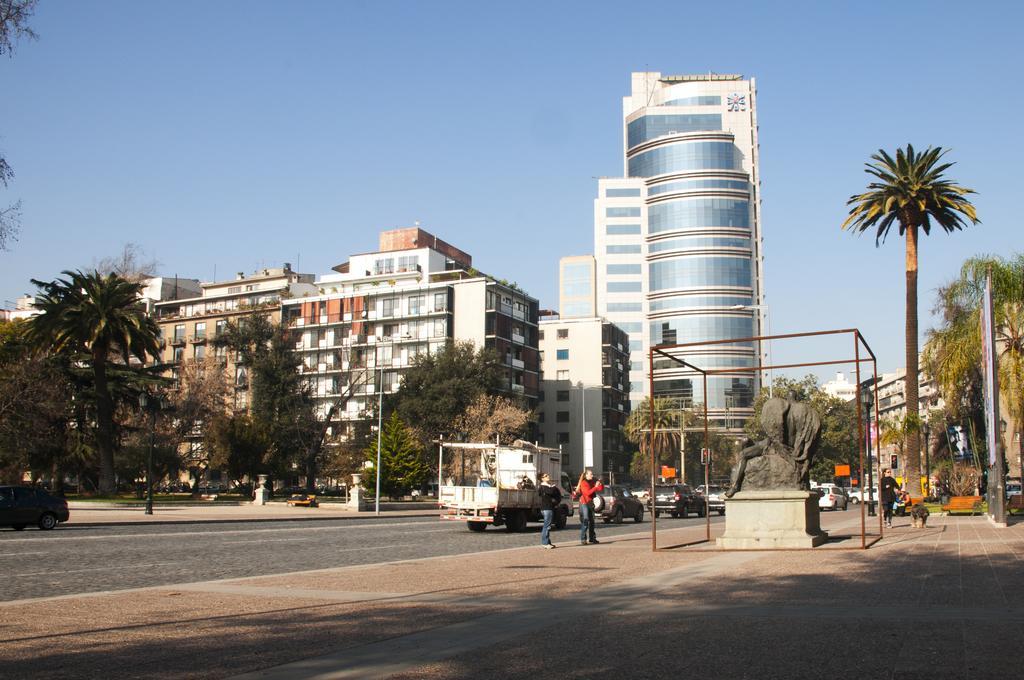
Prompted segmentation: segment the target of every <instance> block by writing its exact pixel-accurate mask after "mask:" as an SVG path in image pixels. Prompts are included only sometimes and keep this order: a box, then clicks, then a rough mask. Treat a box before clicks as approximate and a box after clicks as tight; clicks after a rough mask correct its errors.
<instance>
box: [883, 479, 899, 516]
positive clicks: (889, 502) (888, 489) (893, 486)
mask: <svg viewBox="0 0 1024 680" xmlns="http://www.w3.org/2000/svg"><path fill="white" fill-rule="evenodd" d="M882 475H883V476H882V485H881V487H882V488H881V496H882V517H883V518H884V519H885V526H887V527H889V528H890V529H891V528H892V511H893V508H894V507H895V506H896V500H897V492H898V491H899V489H900V485H899V483H898V482H897V481H896V479H895V478H894V477H893V476H892V470H890V469H889V468H886V469H884V470H882Z"/></svg>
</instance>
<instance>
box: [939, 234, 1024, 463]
mask: <svg viewBox="0 0 1024 680" xmlns="http://www.w3.org/2000/svg"><path fill="white" fill-rule="evenodd" d="M989 275H991V277H992V302H993V308H994V312H995V319H994V321H995V327H996V349H997V351H998V353H999V376H1000V377H999V382H1000V385H999V388H1000V390H999V391H1000V395H1001V397H1002V399H1003V402H1004V403H1005V405H1006V411H1007V413H1008V415H1009V416H1010V417H1011V418H1012V419H1013V421H1014V423H1013V425H1014V430H1016V431H1018V432H1019V431H1020V430H1021V428H1022V425H1024V403H1022V402H1024V337H1022V336H1024V318H1022V315H1024V306H1022V303H1021V301H1022V300H1024V255H1019V254H1018V255H1014V256H1012V257H1010V258H1002V257H994V256H981V257H972V258H969V259H967V260H966V261H965V262H964V264H963V266H962V267H961V269H960V275H959V276H958V277H957V278H956V279H954V280H953V281H951V282H950V283H948V284H947V285H945V286H943V287H942V288H940V289H939V294H938V301H937V303H936V306H935V311H936V312H937V313H939V314H940V315H941V324H940V325H939V327H938V328H936V329H935V330H932V331H930V332H929V333H928V341H927V343H926V344H925V351H924V359H925V362H926V364H927V366H928V369H929V372H930V373H931V374H932V375H933V376H934V377H935V379H936V380H937V381H938V382H939V385H940V387H941V389H942V393H943V396H944V398H945V400H946V403H947V404H948V405H949V408H951V409H952V411H953V413H954V415H955V416H956V417H957V418H959V419H963V418H967V417H972V418H974V419H975V422H976V423H977V424H979V425H980V420H978V419H979V418H980V408H981V407H980V398H981V396H980V395H981V384H982V375H981V330H980V325H979V323H978V312H979V310H980V309H981V303H982V297H983V291H984V288H985V280H986V279H987V278H988V276H989ZM1017 453H1018V463H1020V462H1021V461H1020V451H1019V449H1018V451H1017Z"/></svg>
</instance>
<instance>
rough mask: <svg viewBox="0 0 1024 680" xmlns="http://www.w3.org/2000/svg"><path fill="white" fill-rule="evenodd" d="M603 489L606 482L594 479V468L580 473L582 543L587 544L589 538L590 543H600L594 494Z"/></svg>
mask: <svg viewBox="0 0 1024 680" xmlns="http://www.w3.org/2000/svg"><path fill="white" fill-rule="evenodd" d="M601 491H604V484H602V483H601V480H600V479H598V480H595V479H594V471H593V470H586V471H584V472H583V474H582V475H580V481H579V483H577V484H576V494H577V495H578V496H579V499H580V545H587V543H588V538H589V542H590V543H600V541H598V540H597V531H596V530H595V529H594V496H596V495H597V494H598V493H599V492H601Z"/></svg>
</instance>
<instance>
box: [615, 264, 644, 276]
mask: <svg viewBox="0 0 1024 680" xmlns="http://www.w3.org/2000/svg"><path fill="white" fill-rule="evenodd" d="M640 267H641V265H639V264H610V265H608V267H607V269H606V271H607V272H608V273H609V274H612V275H621V274H641V273H642V272H641V271H640Z"/></svg>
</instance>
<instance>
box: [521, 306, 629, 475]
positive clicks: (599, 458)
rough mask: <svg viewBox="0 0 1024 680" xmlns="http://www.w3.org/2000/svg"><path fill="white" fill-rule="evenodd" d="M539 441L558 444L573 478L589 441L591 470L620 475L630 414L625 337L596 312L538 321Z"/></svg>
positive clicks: (624, 465)
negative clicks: (594, 314) (539, 362)
mask: <svg viewBox="0 0 1024 680" xmlns="http://www.w3.org/2000/svg"><path fill="white" fill-rule="evenodd" d="M539 346H540V357H541V370H542V379H541V393H540V394H541V399H540V406H539V416H538V417H539V420H540V422H539V429H540V435H539V438H540V443H541V444H543V445H545V446H552V447H554V446H557V447H559V448H561V450H562V452H563V454H565V455H566V456H567V457H564V458H563V459H562V460H563V464H564V466H565V467H566V468H567V469H568V470H569V472H570V475H572V476H573V477H575V476H576V475H578V474H579V473H580V472H582V471H583V468H584V466H585V456H584V449H585V446H587V445H586V444H585V441H587V439H589V440H590V445H589V447H590V449H591V451H592V452H593V463H592V467H593V469H594V472H595V473H596V474H598V475H599V476H603V477H604V478H605V479H606V480H612V481H614V480H616V479H622V478H624V477H625V476H626V475H627V474H628V471H629V463H630V451H631V448H630V447H629V446H627V444H626V441H625V437H624V435H623V428H624V427H625V424H626V419H627V418H628V417H629V381H628V379H627V375H628V372H629V364H628V362H629V337H628V336H627V334H626V333H625V331H623V330H622V329H620V328H618V327H616V326H615V325H614V324H612V323H611V322H609V321H607V320H605V319H602V318H600V317H590V318H586V317H584V318H565V319H562V318H554V319H544V320H542V321H541V322H540V345H539Z"/></svg>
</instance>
